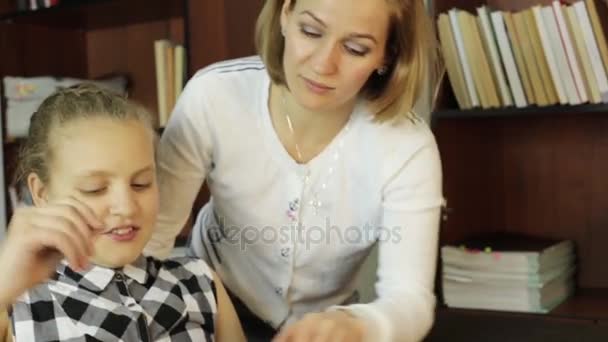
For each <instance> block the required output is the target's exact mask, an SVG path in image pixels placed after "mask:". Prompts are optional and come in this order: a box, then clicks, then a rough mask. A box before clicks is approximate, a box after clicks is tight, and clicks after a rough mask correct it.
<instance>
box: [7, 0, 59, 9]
mask: <svg viewBox="0 0 608 342" xmlns="http://www.w3.org/2000/svg"><path fill="white" fill-rule="evenodd" d="M59 1H60V0H17V10H19V11H35V10H39V9H42V8H49V7H53V6H57V5H59Z"/></svg>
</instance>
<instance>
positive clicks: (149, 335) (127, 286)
mask: <svg viewBox="0 0 608 342" xmlns="http://www.w3.org/2000/svg"><path fill="white" fill-rule="evenodd" d="M55 278H56V279H55V280H51V281H49V282H47V283H45V284H42V285H40V286H37V287H36V288H34V289H33V290H31V291H28V292H27V293H26V294H25V295H23V296H22V297H21V298H19V300H18V301H17V302H16V303H15V304H14V305H13V310H12V320H13V333H14V338H15V341H17V342H34V341H69V342H76V341H78V342H80V341H87V342H88V341H113V342H114V341H161V340H162V341H213V340H214V324H213V322H214V320H215V315H216V312H217V302H216V292H215V286H214V283H213V277H212V273H211V271H210V269H209V267H208V266H207V265H206V264H205V263H204V262H203V261H201V260H197V259H193V258H175V259H170V260H165V261H159V260H157V259H154V258H145V257H140V258H139V259H137V260H136V262H134V263H133V264H130V265H127V266H125V267H124V268H123V269H121V270H113V269H108V268H103V267H98V266H93V267H92V268H91V269H89V270H87V271H84V272H75V271H73V270H72V269H70V268H69V267H68V266H67V264H66V263H65V262H64V263H62V264H61V265H60V266H59V267H58V269H57V272H56V277H55Z"/></svg>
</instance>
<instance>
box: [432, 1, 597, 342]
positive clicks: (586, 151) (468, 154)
mask: <svg viewBox="0 0 608 342" xmlns="http://www.w3.org/2000/svg"><path fill="white" fill-rule="evenodd" d="M567 2H572V1H567ZM550 3H551V1H545V0H543V1H532V0H517V1H504V0H487V1H484V0H437V1H435V13H436V14H439V13H442V12H445V11H447V10H449V9H451V8H453V7H456V8H460V9H464V10H466V11H469V12H471V13H475V12H476V11H475V8H476V7H479V6H482V5H484V4H485V5H488V6H491V8H493V9H498V10H511V11H513V10H521V9H524V8H527V7H530V6H532V5H534V4H542V5H547V4H550ZM605 19H606V18H602V20H605ZM440 89H441V91H440V95H439V98H438V101H437V104H436V110H435V111H434V113H433V116H432V118H433V120H432V129H433V131H434V133H435V136H436V138H437V143H438V146H439V150H440V153H441V158H442V164H443V175H444V194H445V197H446V199H447V206H448V208H449V210H448V213H447V217H448V218H447V220H445V221H443V222H442V224H441V232H440V245H445V244H450V243H456V242H457V241H461V240H463V239H466V238H467V237H469V236H471V235H473V234H477V233H482V232H488V231H507V232H513V233H524V234H528V235H536V236H541V237H547V238H553V239H572V240H573V241H574V242H575V245H576V257H577V261H576V262H577V273H576V285H577V289H576V291H575V294H574V295H573V296H572V297H571V298H569V299H568V300H566V301H565V302H564V303H562V304H561V305H559V306H558V307H556V308H555V309H553V310H552V311H551V312H549V313H548V314H528V313H513V312H500V311H489V310H466V309H454V308H448V307H446V306H445V305H444V304H443V301H442V300H443V299H442V293H441V286H440V284H441V282H440V279H441V278H440V277H441V262H440V261H438V265H439V271H438V278H437V282H436V287H437V295H438V302H439V303H438V309H437V318H436V323H435V325H434V327H433V329H432V331H431V333H430V334H429V336H428V337H427V341H446V340H450V341H452V340H453V341H461V340H465V339H466V340H471V339H472V340H484V341H487V340H491V341H573V340H577V341H578V340H584V341H600V340H606V337H607V336H608V271H607V269H606V267H605V265H604V263H605V260H606V259H608V249H607V248H606V247H605V243H606V241H608V229H606V227H608V214H606V213H608V211H607V210H606V208H608V180H607V179H606V175H607V174H608V158H607V156H608V134H606V132H608V104H584V105H577V106H570V105H564V106H548V107H538V106H529V107H526V108H514V107H509V108H499V109H491V110H487V109H486V110H482V109H472V110H460V109H459V108H458V105H457V102H456V100H455V96H454V93H453V91H452V89H451V86H450V83H449V81H448V80H447V76H446V78H445V79H444V82H443V84H442V86H441V88H440Z"/></svg>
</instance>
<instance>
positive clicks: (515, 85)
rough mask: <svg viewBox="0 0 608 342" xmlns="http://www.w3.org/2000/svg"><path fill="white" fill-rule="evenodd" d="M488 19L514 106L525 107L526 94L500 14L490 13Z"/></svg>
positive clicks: (497, 12)
mask: <svg viewBox="0 0 608 342" xmlns="http://www.w3.org/2000/svg"><path fill="white" fill-rule="evenodd" d="M490 18H491V19H492V27H493V28H494V33H495V34H496V41H497V42H498V47H499V49H500V55H501V56H502V62H503V63H504V66H505V70H506V73H507V78H508V79H509V87H510V88H511V92H512V94H513V100H514V101H515V106H516V107H518V108H522V107H526V106H527V105H528V103H527V101H526V94H525V93H524V89H523V85H522V83H521V78H520V77H519V71H518V70H517V65H516V64H515V58H514V57H513V51H512V50H511V43H510V42H509V37H508V36H507V31H506V29H505V22H504V18H503V17H502V13H501V12H499V11H496V12H492V13H490Z"/></svg>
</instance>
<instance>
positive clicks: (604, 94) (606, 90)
mask: <svg viewBox="0 0 608 342" xmlns="http://www.w3.org/2000/svg"><path fill="white" fill-rule="evenodd" d="M572 8H573V9H574V11H575V13H576V16H577V18H578V22H579V24H580V28H581V31H582V33H583V39H584V41H585V46H586V48H587V53H588V54H589V59H590V60H591V68H592V69H593V75H594V76H595V80H596V82H597V86H598V88H599V91H600V97H601V98H602V102H604V103H608V79H607V77H606V70H604V65H603V64H602V57H601V56H600V50H599V48H598V46H597V42H596V41H595V35H594V33H593V28H592V27H591V22H590V21H589V15H588V14H587V8H586V7H585V3H584V2H582V1H580V2H576V3H574V4H573V5H572Z"/></svg>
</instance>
